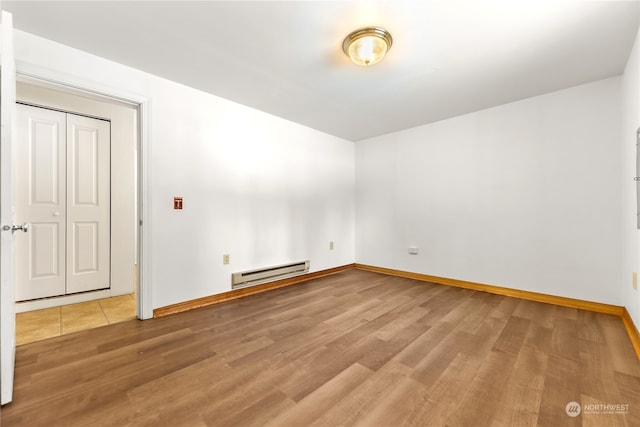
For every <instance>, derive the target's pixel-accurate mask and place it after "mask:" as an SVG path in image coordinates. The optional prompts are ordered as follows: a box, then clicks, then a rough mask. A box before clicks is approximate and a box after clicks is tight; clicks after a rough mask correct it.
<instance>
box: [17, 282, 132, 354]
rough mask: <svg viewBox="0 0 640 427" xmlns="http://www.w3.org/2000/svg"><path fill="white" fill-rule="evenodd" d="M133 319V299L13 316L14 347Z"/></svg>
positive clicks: (64, 307)
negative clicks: (14, 321) (14, 317)
mask: <svg viewBox="0 0 640 427" xmlns="http://www.w3.org/2000/svg"><path fill="white" fill-rule="evenodd" d="M135 318H136V299H135V295H134V294H131V295H123V296H119V297H113V298H105V299H101V300H95V301H87V302H81V303H78V304H70V305H63V306H61V307H54V308H46V309H44V310H35V311H29V312H26V313H18V314H16V345H22V344H27V343H30V342H34V341H40V340H43V339H46V338H51V337H57V336H60V335H64V334H69V333H71V332H77V331H83V330H86V329H91V328H96V327H98V326H104V325H109V324H112V323H118V322H123V321H125V320H131V319H135Z"/></svg>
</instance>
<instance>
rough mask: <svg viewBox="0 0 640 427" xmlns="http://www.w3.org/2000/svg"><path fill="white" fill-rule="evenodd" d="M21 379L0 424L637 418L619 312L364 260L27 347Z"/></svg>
mask: <svg viewBox="0 0 640 427" xmlns="http://www.w3.org/2000/svg"><path fill="white" fill-rule="evenodd" d="M15 380H16V383H15V395H14V402H13V403H11V404H9V405H6V406H4V407H3V408H2V413H1V416H2V426H3V427H10V426H30V427H32V426H83V427H84V426H189V427H191V426H263V425H266V426H474V427H475V426H536V425H538V426H600V427H602V426H630V427H631V426H639V425H640V363H639V362H638V360H637V359H636V356H635V353H634V351H633V348H632V346H631V342H630V340H629V338H628V336H627V335H626V331H625V329H624V327H623V325H622V322H621V320H620V318H618V317H616V316H612V315H606V314H596V313H592V312H587V311H581V310H577V309H572V308H565V307H557V306H553V305H548V304H543V303H536V302H531V301H525V300H518V299H515V298H510V297H504V296H498V295H493V294H488V293H483V292H477V291H472V290H467V289H460V288H454V287H448V286H443V285H434V284H429V283H424V282H418V281H415V280H411V279H403V278H398V277H390V276H384V275H381V274H377V273H372V272H366V271H361V270H355V269H354V270H349V271H345V272H342V273H339V274H336V275H333V276H328V277H324V278H320V279H316V280H313V281H310V282H307V283H303V284H299V285H295V286H291V287H287V288H281V289H277V290H273V291H270V292H266V293H263V294H257V295H252V296H248V297H245V298H242V299H239V300H235V301H228V302H224V303H221V304H218V305H215V306H211V307H207V308H202V309H198V310H193V311H190V312H186V313H181V314H177V315H173V316H168V317H164V318H159V319H153V320H147V321H144V322H140V321H135V320H134V321H128V322H125V323H120V324H116V325H110V326H106V327H102V328H98V329H94V330H91V331H83V332H78V333H74V334H71V335H65V336H61V337H57V338H52V339H48V340H45V341H41V342H37V343H32V344H26V345H24V346H21V347H19V348H18V350H17V356H16V378H15ZM572 401H575V402H578V403H579V404H580V405H581V407H580V409H581V411H582V412H581V413H580V414H579V415H578V416H577V417H570V416H569V415H567V412H566V407H567V404H568V403H570V402H572ZM606 405H609V406H606ZM611 405H618V406H617V407H615V408H614V407H612V406H611ZM574 410H575V408H574ZM611 411H618V412H622V413H618V414H614V413H608V412H611ZM570 413H571V414H572V415H573V414H575V413H576V412H570Z"/></svg>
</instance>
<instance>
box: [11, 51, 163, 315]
mask: <svg viewBox="0 0 640 427" xmlns="http://www.w3.org/2000/svg"><path fill="white" fill-rule="evenodd" d="M21 77H22V78H27V79H31V80H35V81H40V82H42V83H44V84H47V85H52V86H55V87H56V89H58V90H61V91H63V92H64V91H65V90H67V91H70V92H75V93H77V92H78V91H80V92H85V93H87V94H88V95H90V96H93V97H97V98H102V99H103V100H105V101H109V100H115V101H120V102H125V103H128V104H132V105H133V106H134V107H135V108H137V111H138V141H137V151H138V159H137V168H138V171H137V174H136V176H137V178H136V180H137V202H136V203H137V212H138V217H137V222H138V230H137V231H138V254H137V255H138V269H137V283H138V289H137V294H136V295H137V301H136V306H137V310H136V311H137V316H138V318H139V319H142V320H144V319H151V318H153V299H152V288H151V285H150V283H151V268H150V263H149V262H148V260H150V259H151V242H150V236H151V232H150V230H149V225H150V224H151V221H150V219H151V218H150V210H149V209H146V206H152V205H151V200H150V194H151V192H150V191H148V188H149V183H150V179H151V170H150V162H149V158H150V147H149V135H150V129H151V126H150V109H151V101H150V99H148V98H147V97H146V96H144V95H142V94H138V93H132V92H128V91H123V90H119V89H115V88H113V87H109V86H105V85H103V84H101V83H99V82H93V81H88V80H85V79H82V78H79V77H77V76H73V75H68V74H64V73H59V72H56V71H52V70H50V69H46V68H43V67H40V66H36V65H33V64H29V63H25V62H22V61H19V60H16V78H17V79H19V78H21ZM143 225H144V227H143Z"/></svg>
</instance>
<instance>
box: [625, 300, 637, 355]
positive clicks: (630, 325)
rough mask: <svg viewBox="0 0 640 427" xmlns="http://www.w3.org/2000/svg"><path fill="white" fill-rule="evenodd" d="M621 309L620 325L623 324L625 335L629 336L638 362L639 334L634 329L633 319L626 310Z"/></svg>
mask: <svg viewBox="0 0 640 427" xmlns="http://www.w3.org/2000/svg"><path fill="white" fill-rule="evenodd" d="M623 309H624V311H623V314H622V323H624V327H625V328H627V334H629V339H631V344H632V345H633V348H634V350H635V351H636V356H638V360H640V333H638V328H636V325H635V324H634V323H633V319H631V315H630V314H629V312H628V311H627V308H626V307H623Z"/></svg>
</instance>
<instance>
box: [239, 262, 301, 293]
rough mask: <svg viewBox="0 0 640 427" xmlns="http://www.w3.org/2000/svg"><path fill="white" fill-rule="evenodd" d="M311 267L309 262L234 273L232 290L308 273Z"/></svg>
mask: <svg viewBox="0 0 640 427" xmlns="http://www.w3.org/2000/svg"><path fill="white" fill-rule="evenodd" d="M310 265H311V264H310V262H309V261H308V260H307V261H300V262H294V263H290V264H282V265H276V266H273V267H265V268H258V269H255V270H247V271H242V272H240V273H233V274H232V275H231V288H232V289H238V288H244V287H247V286H253V285H259V284H261V283H267V282H272V281H274V280H279V279H284V278H287V277H293V276H297V275H300V274H304V273H308V272H309V267H310Z"/></svg>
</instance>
